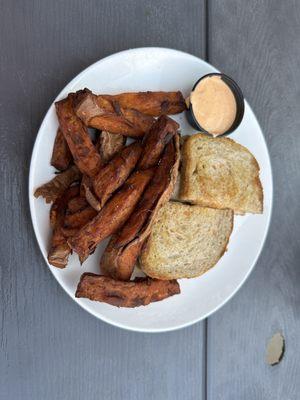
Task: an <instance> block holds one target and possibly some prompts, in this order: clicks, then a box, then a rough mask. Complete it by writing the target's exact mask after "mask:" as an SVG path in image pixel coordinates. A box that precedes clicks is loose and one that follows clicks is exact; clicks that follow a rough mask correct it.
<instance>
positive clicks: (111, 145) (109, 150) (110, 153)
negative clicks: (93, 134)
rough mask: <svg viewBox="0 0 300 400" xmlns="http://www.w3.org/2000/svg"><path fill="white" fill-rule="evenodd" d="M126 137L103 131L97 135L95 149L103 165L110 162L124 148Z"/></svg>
mask: <svg viewBox="0 0 300 400" xmlns="http://www.w3.org/2000/svg"><path fill="white" fill-rule="evenodd" d="M125 142H126V137H125V136H123V135H118V134H116V133H110V132H106V131H103V132H101V133H100V134H99V137H98V139H97V142H96V149H97V150H98V153H99V154H100V157H101V160H102V162H103V163H104V164H106V163H107V162H108V161H110V160H111V159H112V158H113V157H114V156H115V155H116V154H117V153H119V151H121V150H122V149H123V147H124V146H125Z"/></svg>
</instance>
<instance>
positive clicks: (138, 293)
mask: <svg viewBox="0 0 300 400" xmlns="http://www.w3.org/2000/svg"><path fill="white" fill-rule="evenodd" d="M179 293H180V287H179V284H178V282H177V281H176V280H170V281H160V280H157V279H151V278H136V279H135V280H134V281H131V282H123V281H117V280H114V279H112V278H109V277H107V276H102V275H96V274H92V273H88V272H85V273H84V274H82V275H81V278H80V282H79V283H78V286H77V290H76V294H75V296H76V297H85V298H87V299H90V300H94V301H100V302H104V303H108V304H111V305H113V306H116V307H131V308H132V307H139V306H146V305H147V304H150V303H152V302H155V301H160V300H164V299H166V298H167V297H170V296H173V295H175V294H179Z"/></svg>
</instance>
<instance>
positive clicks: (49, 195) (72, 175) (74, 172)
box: [34, 165, 81, 203]
mask: <svg viewBox="0 0 300 400" xmlns="http://www.w3.org/2000/svg"><path fill="white" fill-rule="evenodd" d="M79 179H81V173H80V172H79V170H78V168H77V167H76V166H75V165H73V166H72V167H70V168H69V169H67V170H66V171H63V172H61V173H60V174H57V175H56V176H55V177H54V178H53V179H51V181H49V182H47V183H45V184H44V185H42V186H40V187H39V188H37V189H36V190H35V192H34V197H39V196H42V197H44V199H45V200H46V203H51V202H53V201H55V200H56V199H57V198H58V197H59V196H61V195H62V194H63V192H64V191H65V190H66V189H67V188H68V187H69V186H70V185H71V184H72V183H73V182H76V181H78V180H79Z"/></svg>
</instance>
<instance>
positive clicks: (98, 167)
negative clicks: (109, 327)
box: [34, 89, 185, 307]
mask: <svg viewBox="0 0 300 400" xmlns="http://www.w3.org/2000/svg"><path fill="white" fill-rule="evenodd" d="M55 107H56V112H57V117H58V122H59V128H58V131H57V134H56V138H55V142H54V147H53V153H52V158H51V165H52V166H54V167H55V168H56V169H57V170H59V171H60V172H59V173H58V174H57V175H56V176H55V178H54V179H52V180H51V181H50V182H48V183H46V184H44V185H43V186H41V187H39V188H38V189H36V191H35V193H34V195H35V196H36V197H39V196H42V197H44V199H45V200H46V202H47V203H50V202H51V203H52V206H51V210H50V224H51V227H52V230H53V233H52V238H51V243H50V248H49V253H48V261H49V263H50V264H51V265H53V266H55V267H57V268H65V267H66V266H67V263H68V257H69V255H70V254H71V252H72V251H74V252H76V253H77V254H78V256H79V259H80V261H81V263H83V262H84V261H85V260H86V258H87V257H88V256H89V255H90V254H92V253H93V252H94V250H95V248H96V246H97V245H98V244H99V243H100V242H101V241H102V240H104V239H106V238H107V237H109V236H111V238H110V241H109V243H108V246H107V248H106V249H105V251H104V253H103V255H102V257H101V260H100V266H99V275H96V274H91V273H84V274H82V276H81V279H80V282H79V284H78V287H77V291H76V297H85V298H88V299H90V300H96V301H101V302H106V303H109V304H112V305H115V306H118V307H136V306H140V305H147V304H149V303H151V302H153V301H159V300H163V299H165V298H167V297H169V296H172V295H174V294H178V293H180V288H179V284H178V282H177V281H175V280H172V281H161V280H157V279H151V278H149V277H145V278H136V279H134V280H130V279H131V276H132V273H133V270H134V267H135V265H136V262H137V259H138V257H139V254H140V252H141V250H142V247H143V245H144V244H145V242H146V240H147V238H148V236H149V234H150V232H151V227H152V224H153V220H154V218H155V216H156V214H157V212H158V210H159V208H160V207H161V206H162V205H163V204H164V203H166V202H167V201H168V200H169V198H170V196H171V194H172V191H173V188H174V184H175V182H176V179H177V173H178V166H179V133H178V129H179V125H178V124H177V123H176V122H175V121H174V120H172V119H171V118H169V117H168V116H167V114H177V113H180V112H182V111H183V110H184V109H185V101H184V98H183V96H182V94H181V93H180V92H140V93H122V94H118V95H95V94H93V93H92V92H91V91H90V90H88V89H84V90H80V91H78V92H76V93H70V94H69V95H68V97H67V98H65V99H63V100H61V101H58V102H57V103H56V104H55ZM88 128H94V129H95V130H96V139H95V140H92V136H91V135H90V132H89V130H88ZM128 137H129V138H132V139H134V140H135V141H131V143H130V144H128V145H126V141H127V138H128Z"/></svg>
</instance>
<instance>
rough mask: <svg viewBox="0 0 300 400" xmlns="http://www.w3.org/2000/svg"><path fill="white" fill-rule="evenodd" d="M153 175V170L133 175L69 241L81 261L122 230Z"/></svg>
mask: <svg viewBox="0 0 300 400" xmlns="http://www.w3.org/2000/svg"><path fill="white" fill-rule="evenodd" d="M152 175H153V170H145V171H138V172H135V173H133V174H132V175H131V176H130V177H129V178H128V179H127V181H126V182H125V183H124V185H123V186H122V187H121V189H120V190H119V191H118V192H117V193H116V194H114V195H113V196H112V197H111V199H110V200H109V201H108V202H107V203H106V205H105V206H104V207H103V208H102V210H101V211H100V212H99V214H98V215H97V216H96V217H95V218H94V219H93V220H92V221H90V222H89V223H88V224H86V225H85V226H84V227H83V228H82V229H80V230H79V232H78V233H77V234H76V235H74V236H73V237H71V238H70V239H69V241H68V243H69V245H70V246H71V247H72V249H73V250H74V251H76V253H78V255H79V256H80V258H81V260H84V259H86V258H87V257H88V255H89V254H90V253H92V252H93V251H94V249H95V247H96V246H97V244H98V243H100V242H101V241H102V240H104V239H105V238H107V237H108V236H109V235H111V234H113V233H115V232H116V231H117V230H118V229H120V227H121V226H122V225H123V224H124V222H125V221H126V220H127V218H128V217H129V215H130V214H131V213H132V211H133V210H134V207H135V206H136V204H137V202H138V200H139V198H140V196H141V195H142V193H143V191H144V189H145V187H146V185H147V184H148V182H149V181H150V179H151V177H152Z"/></svg>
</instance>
